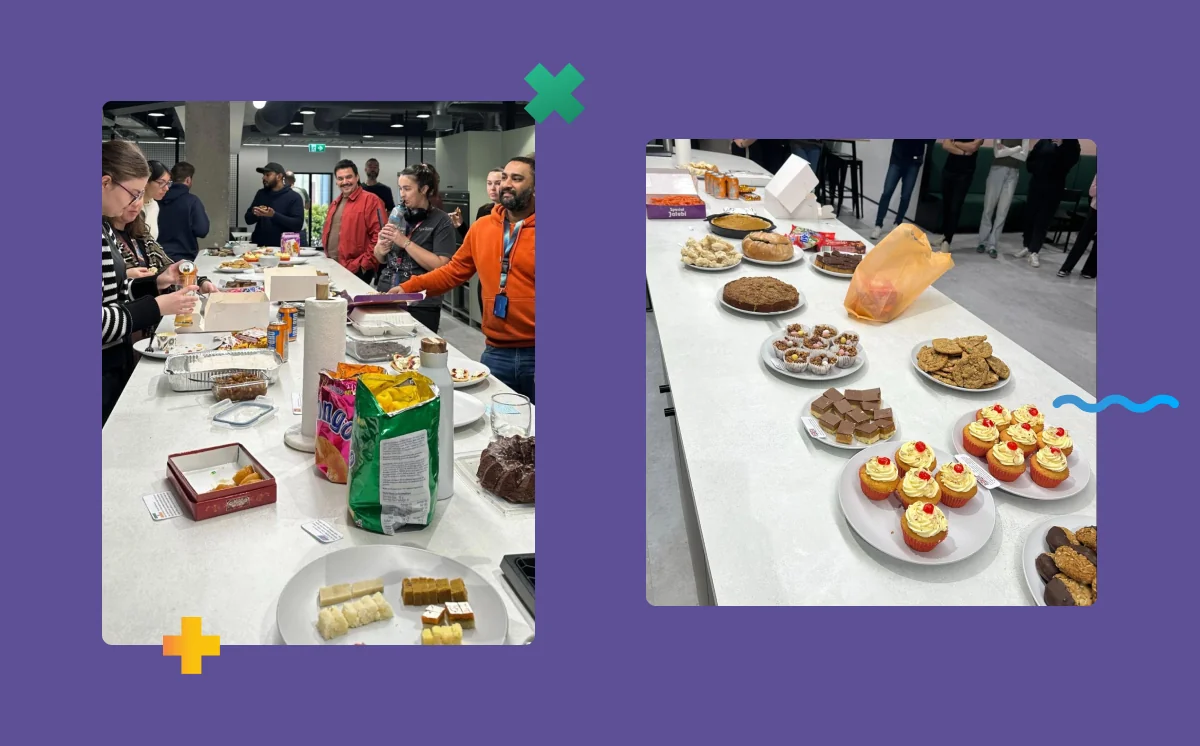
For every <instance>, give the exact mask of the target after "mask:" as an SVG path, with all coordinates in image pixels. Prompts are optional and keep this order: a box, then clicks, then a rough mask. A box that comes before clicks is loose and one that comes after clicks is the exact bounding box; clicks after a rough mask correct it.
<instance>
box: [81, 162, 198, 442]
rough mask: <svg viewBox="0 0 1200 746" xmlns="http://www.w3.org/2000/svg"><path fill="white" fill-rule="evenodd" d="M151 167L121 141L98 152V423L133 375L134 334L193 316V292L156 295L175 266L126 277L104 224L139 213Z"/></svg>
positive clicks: (170, 281) (175, 277)
mask: <svg viewBox="0 0 1200 746" xmlns="http://www.w3.org/2000/svg"><path fill="white" fill-rule="evenodd" d="M149 180H150V166H149V165H147V163H146V158H145V156H143V155H142V152H141V151H140V150H138V149H137V146H136V145H134V144H133V143H131V142H127V141H124V140H108V141H106V142H105V143H104V144H103V145H102V146H101V178H100V207H101V215H102V220H101V221H100V225H101V231H100V247H101V257H100V258H101V274H100V278H101V284H102V286H103V295H102V296H101V297H102V300H101V310H102V313H101V322H102V324H101V345H102V347H101V349H102V350H103V352H102V354H101V366H102V367H101V373H102V377H103V388H102V391H103V400H102V407H103V419H102V420H101V422H102V423H103V422H106V421H107V420H108V415H109V413H110V412H111V411H112V409H113V407H114V406H115V405H116V403H117V400H118V399H119V398H120V397H121V392H122V391H123V390H124V389H125V383H126V381H128V380H129V376H130V374H131V373H132V372H133V366H134V362H135V361H134V356H133V337H132V334H133V331H134V330H135V329H150V328H154V327H157V326H158V322H159V321H160V320H161V319H162V317H163V316H169V315H172V314H177V313H191V312H193V311H194V310H196V296H195V295H193V293H194V292H195V291H196V290H197V288H196V287H195V286H192V287H186V288H183V289H182V290H179V291H176V292H174V293H169V294H163V295H160V294H159V293H160V292H161V291H163V290H166V289H167V288H168V287H170V286H171V285H174V284H177V283H178V282H179V281H180V279H181V278H180V276H179V267H178V265H174V264H172V265H170V266H168V267H167V268H166V269H164V270H163V271H162V272H159V273H158V274H156V275H153V276H141V275H142V274H143V273H142V272H137V271H134V272H132V273H131V272H129V271H128V270H127V268H126V264H125V259H124V257H122V256H121V251H120V250H119V248H117V247H119V245H120V240H119V239H118V238H117V237H116V235H115V233H114V232H113V228H112V225H111V224H110V223H109V222H108V221H109V220H110V219H113V218H117V219H119V218H121V217H122V216H124V215H125V214H126V210H133V209H134V208H136V209H137V211H139V212H140V211H141V209H142V205H141V204H140V203H141V201H142V199H143V198H144V197H145V191H146V183H147V182H148V181H149Z"/></svg>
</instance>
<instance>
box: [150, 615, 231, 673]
mask: <svg viewBox="0 0 1200 746" xmlns="http://www.w3.org/2000/svg"><path fill="white" fill-rule="evenodd" d="M181 622H182V627H183V634H180V635H163V655H164V656H168V655H178V656H179V668H180V673H184V674H189V673H200V661H201V659H203V658H204V657H205V656H219V655H220V654H221V638H220V637H219V636H217V635H202V634H200V617H198V616H185V617H183V619H182V620H181Z"/></svg>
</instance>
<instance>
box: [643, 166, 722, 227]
mask: <svg viewBox="0 0 1200 746" xmlns="http://www.w3.org/2000/svg"><path fill="white" fill-rule="evenodd" d="M681 195H686V196H689V197H699V196H700V195H699V193H698V192H697V191H696V181H695V180H694V179H693V178H692V175H691V173H690V172H688V171H686V170H681V169H675V168H648V169H646V217H647V218H650V219H651V220H703V219H704V218H705V216H707V215H708V208H707V207H706V206H705V204H704V201H703V200H701V203H700V204H698V205H652V204H650V200H651V199H653V198H655V197H678V196H681Z"/></svg>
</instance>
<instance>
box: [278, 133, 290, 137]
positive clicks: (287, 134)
mask: <svg viewBox="0 0 1200 746" xmlns="http://www.w3.org/2000/svg"><path fill="white" fill-rule="evenodd" d="M279 136H280V137H291V136H292V133H291V132H280V133H279Z"/></svg>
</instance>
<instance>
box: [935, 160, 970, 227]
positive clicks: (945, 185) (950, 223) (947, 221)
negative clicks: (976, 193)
mask: <svg viewBox="0 0 1200 746" xmlns="http://www.w3.org/2000/svg"><path fill="white" fill-rule="evenodd" d="M974 177H975V172H974V171H968V172H966V173H958V172H955V171H943V172H942V197H943V198H944V199H945V204H944V205H943V206H942V234H943V235H944V236H945V239H946V240H947V241H952V240H954V232H955V231H956V230H958V219H959V217H960V216H961V215H962V208H963V203H964V202H966V201H967V191H968V190H969V189H970V188H971V179H973V178H974Z"/></svg>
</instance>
